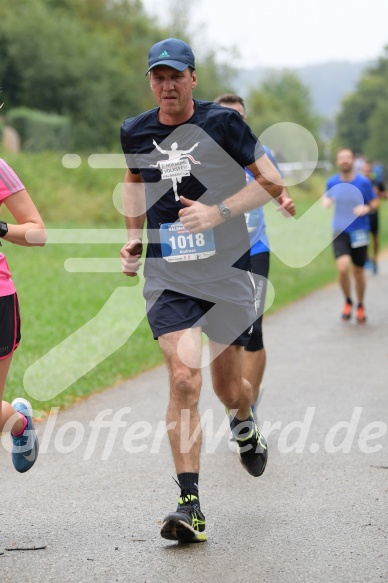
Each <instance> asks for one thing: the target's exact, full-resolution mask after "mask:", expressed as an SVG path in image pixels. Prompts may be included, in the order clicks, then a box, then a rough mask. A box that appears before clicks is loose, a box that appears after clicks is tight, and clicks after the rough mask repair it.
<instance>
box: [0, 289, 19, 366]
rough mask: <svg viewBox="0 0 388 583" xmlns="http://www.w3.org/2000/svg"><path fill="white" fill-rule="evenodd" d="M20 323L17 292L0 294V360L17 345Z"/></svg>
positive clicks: (9, 354) (8, 354)
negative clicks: (5, 294) (6, 294)
mask: <svg viewBox="0 0 388 583" xmlns="http://www.w3.org/2000/svg"><path fill="white" fill-rule="evenodd" d="M20 325H21V324H20V312H19V302H18V296H17V294H16V293H15V294H12V295H10V296H0V360H2V359H3V358H7V357H8V356H11V354H12V353H13V351H14V350H15V348H16V347H17V346H18V344H19V342H20V338H21V334H20Z"/></svg>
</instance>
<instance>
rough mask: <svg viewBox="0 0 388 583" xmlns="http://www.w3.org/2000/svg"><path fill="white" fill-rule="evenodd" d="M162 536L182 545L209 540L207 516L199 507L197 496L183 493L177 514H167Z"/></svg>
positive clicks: (161, 532)
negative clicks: (206, 530) (206, 531)
mask: <svg viewBox="0 0 388 583" xmlns="http://www.w3.org/2000/svg"><path fill="white" fill-rule="evenodd" d="M160 534H161V536H162V537H163V538H167V539H168V540H177V541H179V542H181V543H196V542H203V541H206V540H207V535H206V533H205V516H204V514H203V513H202V511H201V509H200V507H199V500H198V498H197V496H195V495H194V494H188V493H185V492H184V491H182V494H181V497H180V498H179V500H178V508H177V509H176V512H171V513H170V514H167V516H166V517H165V519H164V520H163V525H162V530H161V531H160Z"/></svg>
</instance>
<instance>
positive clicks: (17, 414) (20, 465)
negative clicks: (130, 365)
mask: <svg viewBox="0 0 388 583" xmlns="http://www.w3.org/2000/svg"><path fill="white" fill-rule="evenodd" d="M3 205H5V206H6V207H7V209H8V211H9V212H10V213H11V215H12V216H13V218H14V222H13V221H12V223H6V222H5V221H3V220H2V217H1V210H2V206H3ZM4 241H8V242H10V243H14V244H16V245H23V246H34V245H40V246H42V245H44V244H45V243H46V233H45V230H44V224H43V221H42V219H41V216H40V214H39V212H38V210H37V208H36V207H35V205H34V203H33V202H32V200H31V198H30V196H29V194H28V192H27V191H26V189H25V187H24V185H23V183H22V182H21V181H20V179H19V178H18V176H17V175H16V174H15V172H14V171H13V170H12V168H11V167H10V166H9V165H8V164H7V163H6V162H5V161H4V160H2V159H1V158H0V245H3V242H4ZM1 251H2V249H0V432H2V431H3V430H5V431H10V432H11V438H12V442H13V443H12V461H13V465H14V466H15V469H16V470H17V471H18V472H21V473H23V472H27V471H28V470H29V469H30V468H32V466H33V465H34V463H35V461H36V458H37V457H38V450H39V446H38V439H37V436H36V433H35V430H34V426H33V422H32V408H31V404H30V403H29V402H28V401H27V400H26V399H21V398H18V399H15V400H14V401H13V402H12V404H9V403H7V402H6V401H3V400H2V398H3V392H4V387H5V383H6V379H7V375H8V370H9V367H10V364H11V361H12V356H13V353H14V351H15V349H16V348H17V346H18V344H19V342H20V338H21V335H20V313H19V302H18V297H17V293H16V289H15V285H14V283H13V281H12V279H11V273H10V270H9V267H8V263H7V260H6V258H5V255H4V253H2V252H1Z"/></svg>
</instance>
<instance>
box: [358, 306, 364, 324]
mask: <svg viewBox="0 0 388 583" xmlns="http://www.w3.org/2000/svg"><path fill="white" fill-rule="evenodd" d="M356 317H357V322H358V323H359V324H363V323H364V322H365V321H366V315H365V308H364V306H363V305H362V304H358V307H357V313H356Z"/></svg>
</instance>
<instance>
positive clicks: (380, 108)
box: [335, 47, 388, 163]
mask: <svg viewBox="0 0 388 583" xmlns="http://www.w3.org/2000/svg"><path fill="white" fill-rule="evenodd" d="M387 101H388V47H386V48H385V50H384V53H383V55H382V56H381V57H380V58H379V60H378V62H377V64H376V65H375V66H374V67H372V68H370V69H368V70H367V71H366V72H365V74H364V75H363V77H362V78H361V80H360V82H359V84H358V86H357V88H356V90H355V91H354V92H353V93H352V94H350V95H348V96H347V97H346V98H345V99H344V101H343V103H342V108H341V111H340V113H339V114H338V116H337V120H336V128H337V132H336V138H335V144H336V146H338V145H340V146H347V147H349V148H352V149H353V150H354V151H355V152H360V153H363V154H365V155H367V156H368V157H370V158H373V159H374V158H378V159H384V160H385V161H386V163H388V155H387V151H386V145H385V144H386V142H387V138H386V136H385V135H384V133H385V128H386V127H387V126H386V125H384V123H385V124H386V119H387V118H386V103H387Z"/></svg>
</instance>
